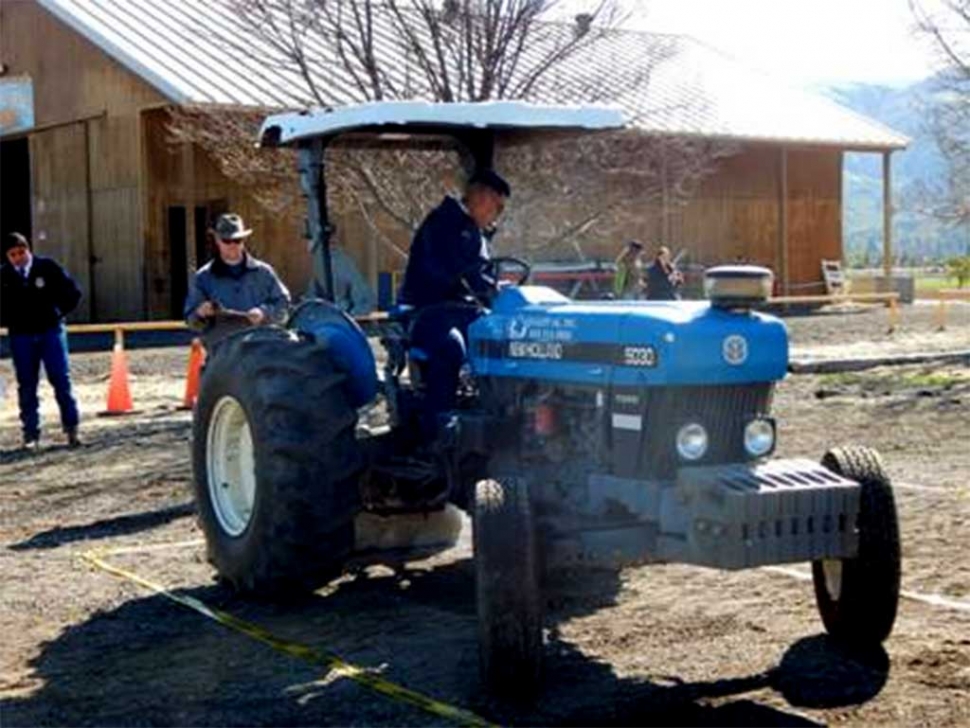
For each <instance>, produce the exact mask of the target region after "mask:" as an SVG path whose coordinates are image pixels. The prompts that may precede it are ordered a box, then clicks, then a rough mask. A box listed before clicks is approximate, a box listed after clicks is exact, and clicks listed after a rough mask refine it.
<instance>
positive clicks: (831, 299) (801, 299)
mask: <svg viewBox="0 0 970 728" xmlns="http://www.w3.org/2000/svg"><path fill="white" fill-rule="evenodd" d="M851 301H862V302H870V301H871V302H875V303H893V302H898V301H899V294H898V293H844V294H843V293H840V294H836V295H832V296H778V297H776V298H769V299H768V303H770V304H779V303H780V304H787V303H849V302H851Z"/></svg>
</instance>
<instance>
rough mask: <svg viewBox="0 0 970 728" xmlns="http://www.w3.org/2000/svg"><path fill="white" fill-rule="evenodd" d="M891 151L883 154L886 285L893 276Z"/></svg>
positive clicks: (883, 249) (883, 267) (883, 260)
mask: <svg viewBox="0 0 970 728" xmlns="http://www.w3.org/2000/svg"><path fill="white" fill-rule="evenodd" d="M891 154H892V152H891V151H889V150H886V151H884V152H883V153H882V272H883V275H885V276H886V285H889V279H890V278H891V277H892V274H893V189H892V165H891V164H890V161H891V160H890V155H891Z"/></svg>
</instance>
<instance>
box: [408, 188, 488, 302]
mask: <svg viewBox="0 0 970 728" xmlns="http://www.w3.org/2000/svg"><path fill="white" fill-rule="evenodd" d="M487 259H488V250H487V248H486V245H485V243H484V241H483V238H482V232H481V231H480V230H479V229H478V226H477V225H476V224H475V221H474V220H473V219H472V218H471V216H470V215H469V214H468V212H467V211H466V210H465V208H464V206H463V205H462V204H461V203H460V202H459V201H458V200H456V199H455V198H454V197H446V198H445V199H444V201H443V202H442V203H441V204H440V205H438V206H437V207H436V208H435V209H434V210H432V211H431V212H430V213H429V214H428V216H427V217H426V218H425V219H424V222H422V223H421V227H419V228H418V231H417V232H416V233H415V234H414V240H413V241H412V242H411V253H410V256H409V257H408V265H407V269H406V270H405V272H404V283H403V285H402V286H401V296H400V302H401V303H405V304H408V305H411V306H417V307H423V306H431V305H434V304H436V303H445V302H447V301H461V300H464V299H465V298H466V297H467V296H468V294H469V292H471V293H475V294H478V295H479V296H486V295H487V294H488V292H489V291H490V289H491V285H490V284H489V282H488V281H487V280H486V278H485V277H484V276H483V275H482V265H483V264H484V263H485V261H486V260H487Z"/></svg>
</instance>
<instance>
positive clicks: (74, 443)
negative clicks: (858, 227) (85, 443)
mask: <svg viewBox="0 0 970 728" xmlns="http://www.w3.org/2000/svg"><path fill="white" fill-rule="evenodd" d="M65 434H66V435H67V446H68V447H69V448H71V449H74V448H76V447H81V441H80V440H79V439H78V436H77V428H76V427H72V428H71V429H70V430H67V431H66V433H65Z"/></svg>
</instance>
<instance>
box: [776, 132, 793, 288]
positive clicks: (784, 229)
mask: <svg viewBox="0 0 970 728" xmlns="http://www.w3.org/2000/svg"><path fill="white" fill-rule="evenodd" d="M788 258H789V255H788V147H785V146H782V147H781V149H780V150H779V154H778V277H779V282H780V284H781V295H783V296H789V295H791V280H790V276H789V272H788Z"/></svg>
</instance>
